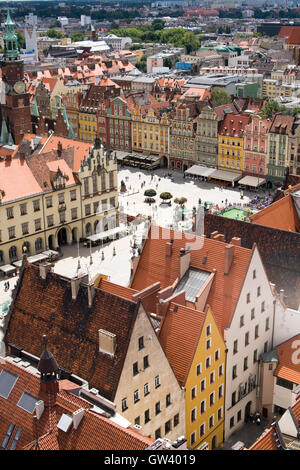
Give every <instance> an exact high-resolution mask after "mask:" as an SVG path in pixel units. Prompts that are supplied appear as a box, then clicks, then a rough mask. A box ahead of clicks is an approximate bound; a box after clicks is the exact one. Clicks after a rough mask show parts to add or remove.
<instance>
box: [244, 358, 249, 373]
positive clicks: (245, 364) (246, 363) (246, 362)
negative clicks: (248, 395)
mask: <svg viewBox="0 0 300 470" xmlns="http://www.w3.org/2000/svg"><path fill="white" fill-rule="evenodd" d="M247 369H248V357H245V358H244V370H247Z"/></svg>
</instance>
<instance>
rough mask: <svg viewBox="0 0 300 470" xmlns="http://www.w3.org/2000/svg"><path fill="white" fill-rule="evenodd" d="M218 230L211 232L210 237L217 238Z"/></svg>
mask: <svg viewBox="0 0 300 470" xmlns="http://www.w3.org/2000/svg"><path fill="white" fill-rule="evenodd" d="M218 233H219V232H218V230H215V231H214V232H211V234H210V238H215V236H216V235H218Z"/></svg>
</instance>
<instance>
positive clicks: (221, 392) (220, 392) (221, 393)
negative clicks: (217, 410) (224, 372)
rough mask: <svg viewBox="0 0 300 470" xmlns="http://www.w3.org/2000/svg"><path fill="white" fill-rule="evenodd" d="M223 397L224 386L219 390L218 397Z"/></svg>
mask: <svg viewBox="0 0 300 470" xmlns="http://www.w3.org/2000/svg"><path fill="white" fill-rule="evenodd" d="M222 396H223V385H220V386H219V390H218V397H219V398H222Z"/></svg>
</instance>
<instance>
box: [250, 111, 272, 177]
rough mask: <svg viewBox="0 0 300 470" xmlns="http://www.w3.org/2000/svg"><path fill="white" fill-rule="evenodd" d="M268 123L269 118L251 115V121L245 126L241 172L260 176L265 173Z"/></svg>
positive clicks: (269, 123)
mask: <svg viewBox="0 0 300 470" xmlns="http://www.w3.org/2000/svg"><path fill="white" fill-rule="evenodd" d="M270 125H271V121H270V120H262V119H261V118H260V117H259V116H253V117H252V119H251V122H250V123H249V124H247V125H246V126H245V132H244V162H243V174H245V175H252V176H257V177H260V178H262V177H264V176H265V175H266V160H267V155H268V153H267V151H268V130H269V128H270Z"/></svg>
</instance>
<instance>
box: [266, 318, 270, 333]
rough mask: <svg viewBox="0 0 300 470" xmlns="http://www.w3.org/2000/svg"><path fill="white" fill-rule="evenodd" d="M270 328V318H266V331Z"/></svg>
mask: <svg viewBox="0 0 300 470" xmlns="http://www.w3.org/2000/svg"><path fill="white" fill-rule="evenodd" d="M269 329H270V318H269V317H268V318H266V331H268V330H269Z"/></svg>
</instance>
